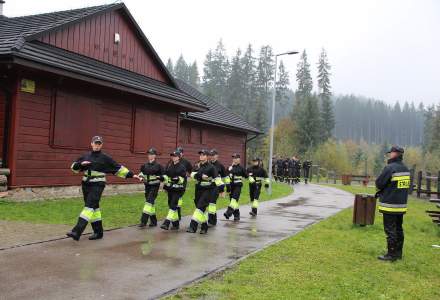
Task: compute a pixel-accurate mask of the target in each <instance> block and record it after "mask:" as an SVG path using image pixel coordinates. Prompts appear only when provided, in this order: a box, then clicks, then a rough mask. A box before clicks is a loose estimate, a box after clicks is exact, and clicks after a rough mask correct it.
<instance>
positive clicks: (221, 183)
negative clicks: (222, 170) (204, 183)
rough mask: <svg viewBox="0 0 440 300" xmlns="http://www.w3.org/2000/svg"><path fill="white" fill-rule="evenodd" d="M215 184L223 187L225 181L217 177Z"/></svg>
mask: <svg viewBox="0 0 440 300" xmlns="http://www.w3.org/2000/svg"><path fill="white" fill-rule="evenodd" d="M214 182H215V185H216V186H221V185H223V184H224V183H223V181H222V179H221V177H217V178H216V179H215V180H214Z"/></svg>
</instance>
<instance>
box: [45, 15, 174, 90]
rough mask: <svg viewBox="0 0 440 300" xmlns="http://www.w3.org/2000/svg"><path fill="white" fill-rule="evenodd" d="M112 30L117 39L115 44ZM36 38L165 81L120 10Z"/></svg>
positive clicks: (164, 76)
mask: <svg viewBox="0 0 440 300" xmlns="http://www.w3.org/2000/svg"><path fill="white" fill-rule="evenodd" d="M115 33H119V35H120V38H121V40H120V43H119V44H115V42H114V39H115ZM40 41H42V42H44V43H47V44H51V45H53V46H56V47H58V48H63V49H66V50H69V51H72V52H75V53H79V54H81V55H84V56H88V57H92V58H94V59H96V60H99V61H102V62H105V63H108V64H112V65H115V66H118V67H120V68H123V69H127V70H130V71H132V72H136V73H139V74H142V75H145V76H148V77H151V78H154V79H156V80H160V81H163V82H168V79H167V76H166V74H165V73H164V71H163V69H162V68H161V67H160V66H159V64H158V62H157V61H155V59H154V58H153V56H152V53H151V51H150V49H147V48H146V45H144V43H143V41H142V40H141V39H140V38H139V36H138V35H137V33H136V31H135V27H134V26H133V25H132V24H131V23H130V22H129V21H128V19H127V18H126V17H124V15H123V13H121V12H120V11H117V10H116V11H109V12H106V13H104V14H101V15H98V16H95V17H93V18H90V19H88V20H85V21H83V22H80V23H77V24H74V25H70V26H66V27H64V28H61V29H60V30H58V31H54V32H51V33H49V34H46V35H43V36H42V37H41V38H40Z"/></svg>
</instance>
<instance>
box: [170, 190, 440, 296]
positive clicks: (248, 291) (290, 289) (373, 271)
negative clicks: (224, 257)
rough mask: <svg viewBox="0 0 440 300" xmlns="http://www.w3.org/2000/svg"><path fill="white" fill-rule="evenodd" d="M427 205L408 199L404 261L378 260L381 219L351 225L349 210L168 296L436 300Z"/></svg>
mask: <svg viewBox="0 0 440 300" xmlns="http://www.w3.org/2000/svg"><path fill="white" fill-rule="evenodd" d="M335 187H338V188H341V189H344V190H346V191H349V192H352V193H356V192H361V193H365V192H366V191H368V192H369V193H374V190H373V189H371V188H370V189H369V190H366V189H365V188H364V187H361V186H359V187H345V186H344V187H343V186H340V185H336V186H335ZM432 208H434V206H433V205H432V204H429V203H427V202H426V201H422V200H417V199H414V198H411V199H410V202H409V212H408V213H407V215H406V216H405V219H404V228H405V235H406V243H405V246H404V259H403V260H402V261H398V262H395V263H387V262H381V261H379V260H377V258H376V257H377V255H378V254H381V253H382V252H383V251H384V249H385V236H384V233H383V229H382V226H383V225H382V220H381V218H382V215H381V214H377V215H376V222H375V225H373V226H368V227H356V226H353V225H352V224H351V221H352V209H351V208H349V209H346V210H344V211H342V212H340V213H338V214H337V215H335V216H333V217H331V218H329V219H327V220H324V221H322V222H320V223H318V224H315V225H313V226H311V227H309V228H307V229H306V230H304V231H302V232H300V233H298V234H297V235H295V236H293V237H291V238H289V239H286V240H284V241H282V242H280V243H277V244H275V245H273V246H270V247H269V248H267V249H265V250H263V251H261V252H258V253H257V254H255V255H252V256H251V257H249V258H247V259H245V260H244V261H242V262H241V263H239V264H237V265H235V266H234V267H232V268H231V269H229V270H227V271H225V272H222V273H219V274H218V275H215V277H213V278H210V279H207V280H204V281H202V282H200V283H197V284H194V285H192V286H189V287H187V288H185V289H183V290H182V291H180V292H179V293H178V294H177V295H174V296H171V297H170V298H172V299H440V249H435V248H433V247H432V246H431V245H432V244H440V230H439V228H438V226H436V225H435V224H433V223H432V222H431V219H430V218H429V217H428V216H427V215H426V214H425V212H424V211H425V210H426V209H432Z"/></svg>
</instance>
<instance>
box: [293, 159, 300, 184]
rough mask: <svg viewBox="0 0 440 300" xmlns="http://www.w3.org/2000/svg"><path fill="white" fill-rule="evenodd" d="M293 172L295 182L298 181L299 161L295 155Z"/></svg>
mask: <svg viewBox="0 0 440 300" xmlns="http://www.w3.org/2000/svg"><path fill="white" fill-rule="evenodd" d="M294 161H295V162H294V170H295V171H294V173H295V178H294V180H295V183H299V182H300V181H301V180H300V178H301V161H300V160H299V158H298V157H297V156H294Z"/></svg>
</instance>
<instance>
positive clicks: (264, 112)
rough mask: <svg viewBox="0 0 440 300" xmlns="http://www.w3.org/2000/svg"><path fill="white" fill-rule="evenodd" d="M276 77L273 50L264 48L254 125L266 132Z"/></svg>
mask: <svg viewBox="0 0 440 300" xmlns="http://www.w3.org/2000/svg"><path fill="white" fill-rule="evenodd" d="M273 76H274V60H273V53H272V48H271V47H270V46H262V47H261V49H260V56H259V58H258V67H257V81H256V84H257V101H256V105H255V108H256V109H255V116H254V124H255V126H257V128H259V129H260V130H262V131H264V132H266V130H267V128H268V125H269V124H268V116H269V113H268V112H269V105H268V104H269V98H270V96H271V87H272V84H273Z"/></svg>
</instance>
